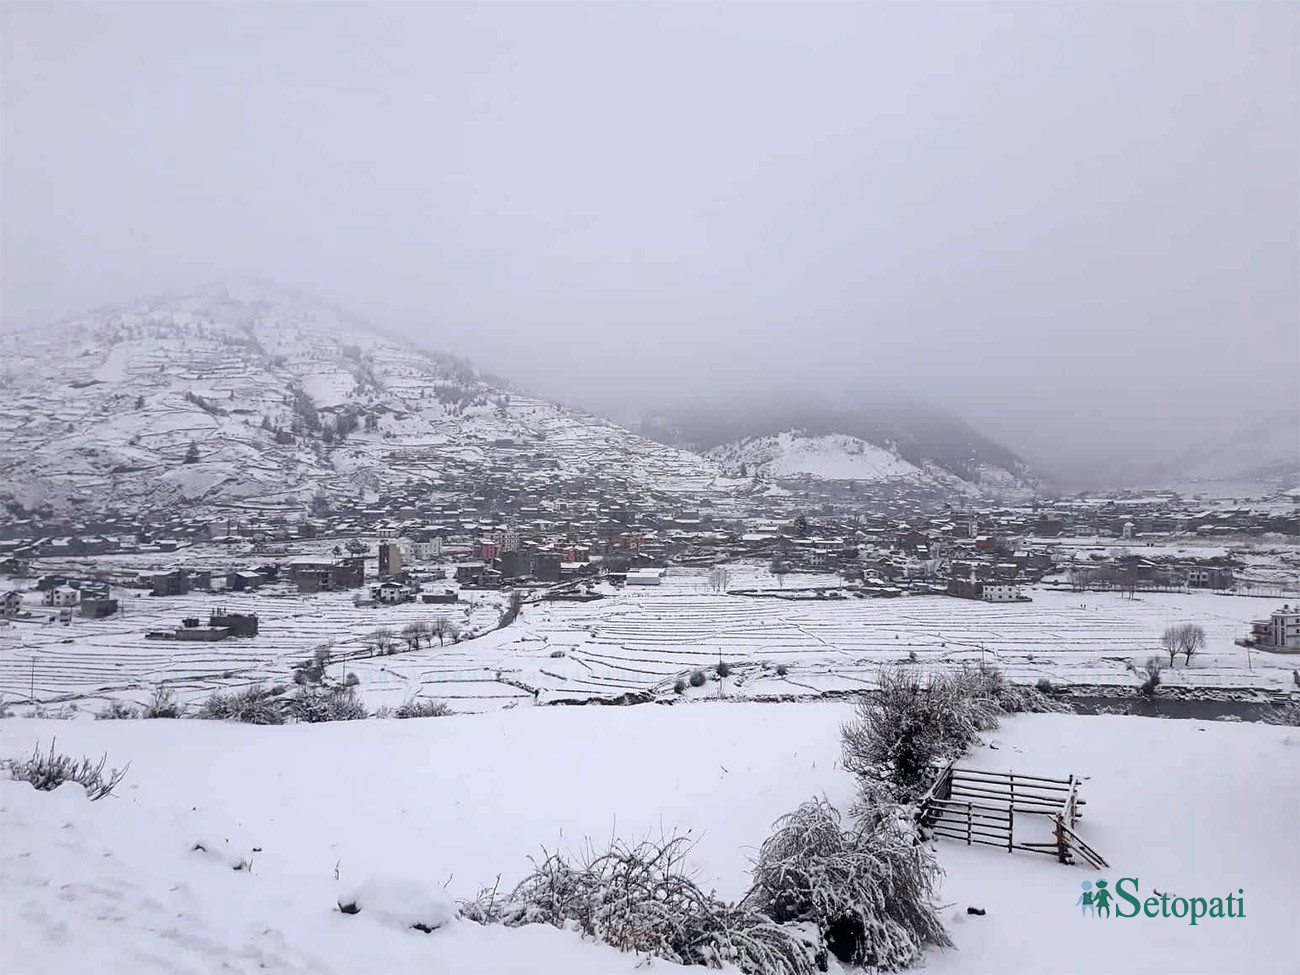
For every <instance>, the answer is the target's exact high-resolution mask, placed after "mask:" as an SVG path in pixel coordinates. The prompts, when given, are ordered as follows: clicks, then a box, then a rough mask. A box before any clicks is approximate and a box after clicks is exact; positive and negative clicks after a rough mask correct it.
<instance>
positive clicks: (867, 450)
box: [705, 430, 924, 481]
mask: <svg viewBox="0 0 1300 975" xmlns="http://www.w3.org/2000/svg"><path fill="white" fill-rule="evenodd" d="M705 456H706V457H709V458H711V459H713V460H716V461H717V462H718V463H720V464H722V465H723V466H724V467H725V468H739V467H741V466H742V465H743V466H744V467H745V469H746V471H747V472H749V473H761V474H766V475H768V476H770V477H776V478H788V477H812V478H817V479H819V480H827V481H831V480H841V481H884V480H889V479H891V478H900V477H923V476H924V472H923V471H922V470H921V469H920V468H919V467H916V466H915V465H913V464H909V463H908V462H907V461H905V460H903V458H902V457H900V456H899V455H898V453H897V451H891V450H888V449H886V448H884V447H877V446H876V445H875V444H872V443H867V442H866V441H865V440H861V439H859V438H857V437H848V436H845V435H843V434H827V435H823V436H809V435H808V434H805V433H802V432H799V431H793V430H787V431H785V432H784V433H778V434H776V435H775V436H770V437H752V438H750V439H747V440H742V441H740V442H739V443H730V444H723V445H722V446H719V447H714V448H712V449H711V450H709V451H707V452H706V453H705Z"/></svg>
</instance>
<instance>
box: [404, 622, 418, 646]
mask: <svg viewBox="0 0 1300 975" xmlns="http://www.w3.org/2000/svg"><path fill="white" fill-rule="evenodd" d="M420 636H421V633H420V628H419V627H418V626H416V625H415V624H414V623H407V624H406V625H405V626H404V627H402V639H403V640H405V641H406V649H408V650H419V649H420Z"/></svg>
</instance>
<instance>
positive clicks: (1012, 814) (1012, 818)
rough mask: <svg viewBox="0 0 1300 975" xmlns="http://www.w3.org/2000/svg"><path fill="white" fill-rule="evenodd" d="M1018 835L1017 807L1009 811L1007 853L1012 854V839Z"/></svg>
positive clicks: (1012, 807)
mask: <svg viewBox="0 0 1300 975" xmlns="http://www.w3.org/2000/svg"><path fill="white" fill-rule="evenodd" d="M1015 835H1016V807H1015V806H1011V808H1009V809H1008V810H1007V852H1008V853H1010V852H1011V846H1012V838H1013V837H1014V836H1015Z"/></svg>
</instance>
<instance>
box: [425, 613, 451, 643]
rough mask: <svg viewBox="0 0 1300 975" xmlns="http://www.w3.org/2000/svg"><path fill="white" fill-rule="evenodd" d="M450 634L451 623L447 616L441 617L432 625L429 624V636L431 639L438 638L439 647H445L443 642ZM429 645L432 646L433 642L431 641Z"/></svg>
mask: <svg viewBox="0 0 1300 975" xmlns="http://www.w3.org/2000/svg"><path fill="white" fill-rule="evenodd" d="M450 632H451V621H450V620H449V619H447V617H445V616H439V617H438V618H437V619H435V620H434V621H433V622H432V623H430V624H429V635H430V637H435V636H436V637H437V638H438V646H442V645H443V641H445V640H446V639H447V635H448V634H449V633H450ZM429 643H430V644H432V643H433V641H432V640H430V641H429Z"/></svg>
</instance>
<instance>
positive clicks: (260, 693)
mask: <svg viewBox="0 0 1300 975" xmlns="http://www.w3.org/2000/svg"><path fill="white" fill-rule="evenodd" d="M198 717H200V718H207V719H210V720H214V721H241V722H243V723H244V724H284V704H283V702H281V701H280V700H279V699H277V698H276V697H273V696H272V695H271V693H270V691H268V690H267V689H266V688H265V687H263V686H262V685H261V684H253V685H252V686H250V687H246V688H244V689H243V690H242V691H231V692H230V693H228V694H227V693H223V692H221V691H216V692H214V693H213V694H212V696H211V697H209V698H208V699H207V700H206V701H204V702H203V703H202V704H201V705H200V706H199V710H198Z"/></svg>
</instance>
